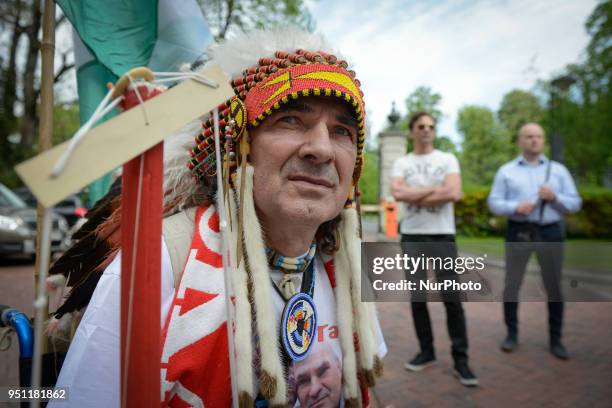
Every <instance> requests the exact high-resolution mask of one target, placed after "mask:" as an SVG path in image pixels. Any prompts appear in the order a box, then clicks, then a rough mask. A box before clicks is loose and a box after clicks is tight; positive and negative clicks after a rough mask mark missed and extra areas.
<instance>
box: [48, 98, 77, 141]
mask: <svg viewBox="0 0 612 408" xmlns="http://www.w3.org/2000/svg"><path fill="white" fill-rule="evenodd" d="M79 126H80V120H79V106H78V105H77V104H71V105H56V106H54V107H53V145H56V144H60V143H62V142H65V141H66V140H68V139H70V138H71V137H72V136H73V135H74V134H75V133H76V131H77V130H78V129H79Z"/></svg>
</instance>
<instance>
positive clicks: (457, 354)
mask: <svg viewBox="0 0 612 408" xmlns="http://www.w3.org/2000/svg"><path fill="white" fill-rule="evenodd" d="M402 250H403V252H404V253H405V254H407V255H408V256H411V257H419V256H422V255H424V256H426V257H431V256H435V257H442V258H446V257H453V258H456V257H457V245H456V244H455V236H454V235H406V234H402ZM435 275H436V279H437V280H438V281H441V280H442V279H456V278H457V274H455V273H454V271H446V270H435ZM426 277H427V271H426V270H424V269H422V270H419V271H417V272H416V273H415V274H414V275H409V276H407V279H409V280H416V281H418V280H420V279H426ZM415 278H416V279H415ZM417 284H418V283H417ZM442 296H443V301H444V307H445V308H446V327H447V329H448V335H449V337H450V340H451V344H452V345H451V353H452V355H453V359H454V360H455V364H457V363H462V362H467V359H468V355H467V350H468V339H467V329H466V323H465V314H464V312H463V306H462V305H461V300H460V297H459V294H458V293H450V294H443V295H442ZM425 300H426V299H425V298H423V301H413V302H411V306H412V318H413V320H414V328H415V330H416V334H417V337H418V339H419V345H420V347H421V351H422V352H424V353H431V354H432V355H434V356H435V351H434V348H433V331H432V329H431V320H430V318H429V311H428V309H427V302H426V301H425Z"/></svg>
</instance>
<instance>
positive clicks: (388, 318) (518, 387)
mask: <svg viewBox="0 0 612 408" xmlns="http://www.w3.org/2000/svg"><path fill="white" fill-rule="evenodd" d="M377 306H378V314H379V318H380V321H381V325H382V328H383V332H384V336H385V340H386V342H387V346H388V348H389V353H388V355H387V356H386V357H385V359H384V363H385V372H384V375H383V378H382V379H381V380H379V383H378V384H377V386H376V387H375V390H374V393H375V398H376V400H377V401H378V403H379V405H380V406H382V407H384V406H386V405H389V404H393V405H394V406H395V407H396V408H399V407H491V406H495V407H496V408H499V407H516V406H521V407H610V406H612V346H611V345H610V344H611V342H610V341H611V339H612V324H611V323H612V319H611V318H610V314H611V312H612V303H568V304H566V325H565V335H564V343H565V345H566V347H567V349H568V351H569V352H570V354H571V357H572V358H571V360H569V361H560V360H557V359H556V358H554V357H553V356H552V355H551V354H550V353H549V351H548V329H547V312H546V304H545V303H535V302H532V303H522V304H521V306H520V320H521V321H520V346H519V349H518V350H517V351H516V352H515V353H512V354H506V353H502V352H501V351H500V350H499V343H500V341H501V340H502V339H503V337H504V335H505V329H504V327H503V323H502V321H503V317H502V307H501V304H499V303H467V304H465V305H464V307H465V311H466V316H467V323H468V332H469V340H470V351H469V353H470V365H471V367H472V369H473V371H474V372H475V373H476V374H477V375H478V377H479V379H480V383H481V386H480V387H479V388H466V387H464V386H462V385H461V384H459V382H458V381H457V379H456V378H455V377H454V376H453V373H452V367H453V365H452V359H451V356H450V342H449V340H448V334H447V332H446V323H445V322H446V314H445V311H444V305H443V304H442V303H430V304H429V310H430V314H431V318H432V323H433V326H434V339H435V340H434V342H435V348H436V352H437V359H438V361H437V363H436V364H435V365H434V366H431V367H428V368H427V369H425V370H423V371H421V372H419V373H412V372H408V371H406V370H405V369H404V363H405V362H406V360H408V359H409V358H411V357H413V356H414V355H415V354H416V353H417V352H418V342H417V340H416V336H415V333H414V326H413V323H412V315H411V313H410V305H409V304H408V303H378V305H377Z"/></svg>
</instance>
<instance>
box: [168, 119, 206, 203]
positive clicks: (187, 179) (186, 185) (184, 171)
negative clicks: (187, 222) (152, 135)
mask: <svg viewBox="0 0 612 408" xmlns="http://www.w3.org/2000/svg"><path fill="white" fill-rule="evenodd" d="M201 126H202V122H201V120H200V119H197V120H195V121H193V122H190V123H188V124H187V125H185V126H184V127H183V128H182V129H181V130H179V131H178V132H176V133H174V134H172V135H170V136H169V137H168V138H167V139H166V140H165V141H164V193H165V194H166V195H165V196H164V205H165V206H166V205H168V204H170V203H171V202H173V201H174V200H176V199H179V200H180V201H179V202H178V203H177V204H178V208H177V210H180V209H182V207H183V206H184V204H185V202H186V201H187V200H188V199H189V198H190V197H191V196H192V195H193V194H194V193H195V192H196V191H197V190H198V181H197V179H196V178H195V177H194V176H193V175H192V174H191V171H190V170H189V168H187V163H188V162H189V160H190V158H191V156H190V151H191V149H193V147H194V146H195V137H196V136H197V135H198V134H199V133H200V131H201Z"/></svg>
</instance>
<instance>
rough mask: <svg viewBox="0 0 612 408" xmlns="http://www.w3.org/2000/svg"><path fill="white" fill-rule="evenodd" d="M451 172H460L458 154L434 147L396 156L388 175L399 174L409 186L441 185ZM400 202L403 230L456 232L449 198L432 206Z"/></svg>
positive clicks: (397, 175) (405, 231)
mask: <svg viewBox="0 0 612 408" xmlns="http://www.w3.org/2000/svg"><path fill="white" fill-rule="evenodd" d="M452 173H457V174H458V173H460V170H459V162H458V161H457V158H456V157H455V156H454V155H453V154H451V153H446V152H442V151H440V150H437V149H434V150H433V151H432V152H431V153H428V154H414V153H409V154H407V155H406V156H402V157H400V158H399V159H397V160H395V162H394V163H393V167H392V169H391V177H402V178H403V179H404V180H405V181H406V184H408V185H409V186H411V187H436V186H441V185H442V184H443V183H444V179H445V178H446V176H447V175H448V174H452ZM403 204H404V217H403V218H402V221H401V224H400V232H401V233H402V234H453V235H454V234H455V214H454V209H453V203H452V202H448V203H445V204H441V205H436V206H431V207H420V206H418V205H415V204H411V203H403Z"/></svg>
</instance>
